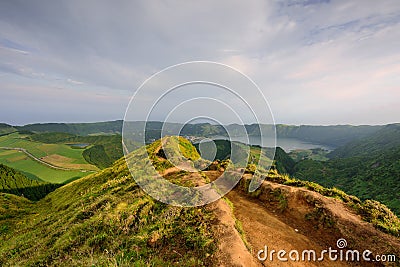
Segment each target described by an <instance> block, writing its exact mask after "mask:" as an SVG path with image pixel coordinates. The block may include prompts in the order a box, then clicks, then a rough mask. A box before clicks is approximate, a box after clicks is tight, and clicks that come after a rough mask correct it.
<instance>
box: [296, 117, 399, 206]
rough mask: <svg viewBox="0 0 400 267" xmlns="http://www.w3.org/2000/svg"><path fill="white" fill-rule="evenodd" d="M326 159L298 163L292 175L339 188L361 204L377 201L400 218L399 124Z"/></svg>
mask: <svg viewBox="0 0 400 267" xmlns="http://www.w3.org/2000/svg"><path fill="white" fill-rule="evenodd" d="M328 156H329V157H331V159H330V160H328V161H326V162H318V161H313V160H303V161H300V162H298V163H297V164H296V166H295V167H294V172H293V175H294V176H295V177H297V178H299V179H303V180H309V181H314V182H317V183H319V184H321V185H323V186H328V187H332V186H335V187H338V188H340V189H342V190H344V191H345V192H347V193H349V194H353V195H356V196H357V197H359V198H361V199H363V200H364V199H376V200H379V201H381V202H382V203H384V204H386V205H387V206H388V207H390V208H391V209H392V210H394V211H395V212H396V213H397V214H400V124H391V125H386V126H384V127H383V128H382V129H380V130H379V131H377V132H376V133H374V134H371V135H370V136H368V137H365V138H363V139H360V140H357V141H353V142H351V143H349V144H347V145H344V146H341V147H339V148H337V149H336V150H334V151H332V152H331V153H330V154H328Z"/></svg>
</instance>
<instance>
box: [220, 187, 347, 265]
mask: <svg viewBox="0 0 400 267" xmlns="http://www.w3.org/2000/svg"><path fill="white" fill-rule="evenodd" d="M227 197H228V199H229V200H230V201H231V202H232V203H233V205H234V215H235V216H236V218H237V219H239V220H240V221H241V223H242V226H243V230H244V232H245V235H246V238H247V240H248V242H249V243H250V245H251V247H252V255H253V256H254V257H257V252H258V251H259V250H260V249H265V246H267V247H268V258H267V260H265V261H263V262H262V264H263V265H264V266H327V267H328V266H349V265H348V264H346V263H343V262H342V263H341V262H331V261H329V262H328V261H322V262H307V261H300V262H294V261H291V260H288V261H287V262H281V261H279V260H278V258H277V255H276V253H274V254H273V260H272V261H270V259H269V256H270V255H269V253H270V252H271V250H275V251H279V250H281V249H284V250H285V251H286V252H287V253H289V252H290V251H291V250H297V251H299V253H300V259H301V252H302V251H303V250H310V249H314V250H315V251H317V253H318V251H322V250H323V249H325V248H322V247H321V246H319V245H317V244H316V242H314V241H312V240H310V239H309V238H308V237H306V236H305V235H303V234H301V233H300V232H296V230H295V229H296V228H293V227H291V226H289V225H287V224H285V223H283V222H282V221H281V220H279V218H278V217H277V216H276V215H274V213H273V212H271V211H269V210H267V208H266V207H264V206H263V205H262V204H261V203H260V201H257V200H252V199H250V198H249V197H248V196H244V195H243V193H241V192H239V191H238V190H234V191H231V192H230V193H229V194H228V195H227ZM333 245H335V244H333ZM264 255H265V254H264V253H263V254H261V255H260V256H264ZM318 256H319V255H318V254H317V257H318ZM285 257H286V258H288V255H287V254H286V255H285Z"/></svg>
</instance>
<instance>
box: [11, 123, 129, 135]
mask: <svg viewBox="0 0 400 267" xmlns="http://www.w3.org/2000/svg"><path fill="white" fill-rule="evenodd" d="M16 128H17V129H18V130H19V131H30V132H38V133H43V132H60V133H70V134H77V135H90V134H115V133H121V129H122V121H121V120H117V121H106V122H92V123H35V124H27V125H24V126H17V127H16Z"/></svg>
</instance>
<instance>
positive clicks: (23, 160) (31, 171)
mask: <svg viewBox="0 0 400 267" xmlns="http://www.w3.org/2000/svg"><path fill="white" fill-rule="evenodd" d="M0 163H2V164H4V165H7V166H10V167H12V168H14V169H17V170H19V171H20V172H22V173H23V174H25V175H26V176H27V177H29V178H31V179H38V178H39V179H40V180H43V181H46V182H50V183H62V182H65V181H67V180H70V179H73V178H80V177H83V176H86V175H88V174H89V173H90V172H82V171H79V170H76V171H63V170H57V169H53V168H50V167H47V166H45V165H43V164H41V163H39V162H37V161H35V160H33V159H31V158H30V157H28V156H27V155H25V154H24V153H23V152H20V151H16V150H3V149H0Z"/></svg>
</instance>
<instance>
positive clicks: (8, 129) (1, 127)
mask: <svg viewBox="0 0 400 267" xmlns="http://www.w3.org/2000/svg"><path fill="white" fill-rule="evenodd" d="M15 131H17V129H16V128H14V127H13V126H11V125H8V124H6V123H0V135H4V134H9V133H12V132H15Z"/></svg>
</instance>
